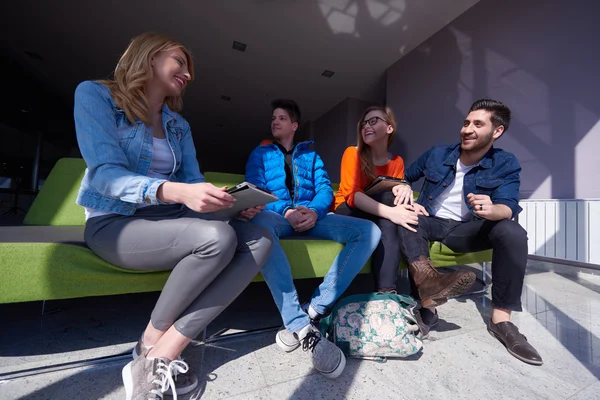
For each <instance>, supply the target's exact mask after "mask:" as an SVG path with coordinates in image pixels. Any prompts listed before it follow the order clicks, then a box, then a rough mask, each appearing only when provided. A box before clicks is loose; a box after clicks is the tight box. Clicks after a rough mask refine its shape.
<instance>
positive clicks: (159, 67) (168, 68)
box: [151, 47, 191, 97]
mask: <svg viewBox="0 0 600 400" xmlns="http://www.w3.org/2000/svg"><path fill="white" fill-rule="evenodd" d="M151 67H152V83H153V84H155V85H157V86H159V87H160V88H161V90H162V91H164V93H165V97H168V96H171V97H177V96H181V94H182V92H183V90H184V89H185V87H186V85H187V83H188V81H189V80H190V79H191V75H190V72H189V70H188V59H187V57H186V55H185V54H184V52H183V51H182V50H181V49H180V48H178V47H176V48H172V49H168V50H163V51H159V52H158V53H156V54H155V55H154V57H152V59H151Z"/></svg>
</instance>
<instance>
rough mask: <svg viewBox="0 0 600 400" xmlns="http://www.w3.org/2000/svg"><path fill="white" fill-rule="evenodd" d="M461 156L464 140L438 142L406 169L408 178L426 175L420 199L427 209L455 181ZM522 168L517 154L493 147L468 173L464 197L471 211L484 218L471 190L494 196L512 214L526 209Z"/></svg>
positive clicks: (411, 179)
mask: <svg viewBox="0 0 600 400" xmlns="http://www.w3.org/2000/svg"><path fill="white" fill-rule="evenodd" d="M459 156H460V144H454V145H439V146H434V147H432V148H431V149H429V150H427V151H426V152H425V153H423V155H421V157H419V159H418V160H417V161H415V162H414V163H413V164H412V165H411V166H410V167H408V169H407V170H406V171H405V179H406V180H407V181H409V182H411V183H412V182H416V181H418V180H419V179H421V177H425V180H424V182H423V187H422V189H421V192H420V194H419V198H418V199H417V203H419V204H421V205H422V206H423V207H425V209H427V212H429V213H431V212H432V206H433V203H434V200H435V199H436V198H437V197H438V196H439V195H440V194H442V192H443V191H444V190H445V189H446V188H447V187H448V185H450V184H451V183H452V182H453V181H454V178H455V176H456V163H457V161H458V157H459ZM520 172H521V166H520V165H519V161H518V160H517V157H515V156H514V155H513V154H512V153H509V152H507V151H504V150H501V149H497V148H494V147H492V148H491V149H490V150H489V151H488V152H487V153H486V154H485V155H484V156H483V158H482V159H481V161H480V162H479V163H478V164H477V165H476V166H475V167H474V168H473V169H471V170H470V171H469V172H468V173H467V174H466V175H465V177H464V182H463V193H464V201H465V204H466V206H467V208H468V210H469V212H470V213H471V215H472V216H473V217H474V218H476V219H480V217H479V216H478V215H477V214H475V212H474V211H473V207H471V205H470V204H469V203H468V202H467V195H468V194H469V193H473V194H485V195H488V196H490V198H491V200H492V203H494V204H504V205H506V206H508V207H509V208H510V209H511V210H512V218H514V217H516V216H517V214H519V213H520V212H521V210H522V209H521V207H520V206H519V185H520V178H519V174H520Z"/></svg>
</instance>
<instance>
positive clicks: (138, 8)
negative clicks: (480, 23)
mask: <svg viewBox="0 0 600 400" xmlns="http://www.w3.org/2000/svg"><path fill="white" fill-rule="evenodd" d="M476 2H477V0H453V1H447V0H302V1H301V0H203V1H191V0H171V1H169V2H166V1H165V2H162V1H161V2H149V1H143V0H118V1H117V0H103V1H91V0H90V1H81V0H77V1H76V0H62V1H53V2H50V1H43V2H42V1H37V0H21V1H17V2H12V1H10V2H9V1H4V2H2V5H0V11H1V12H0V15H2V17H3V21H2V23H1V24H0V37H1V39H0V40H1V42H0V43H1V44H2V46H3V47H4V48H5V49H9V50H10V52H11V54H13V56H14V57H15V58H16V59H17V61H18V62H19V63H20V64H21V65H23V66H25V68H26V69H28V70H30V71H31V72H32V73H34V74H35V75H36V76H37V77H38V78H40V79H41V80H42V82H44V83H45V84H46V85H48V86H49V87H50V88H51V90H52V91H53V92H55V93H57V94H59V95H62V96H64V97H65V98H66V99H67V100H68V101H69V102H71V101H72V100H71V99H72V95H73V91H74V89H75V86H76V85H77V83H78V82H80V81H82V80H85V79H96V78H103V77H107V76H109V75H110V73H111V71H112V70H113V68H114V66H115V65H116V62H117V60H118V58H119V55H120V54H121V53H122V52H123V50H124V49H125V47H126V46H127V44H128V41H129V39H130V38H131V37H133V36H135V35H136V34H138V33H141V32H144V31H158V32H163V33H166V34H169V35H171V36H173V37H174V38H176V39H177V40H179V41H181V42H182V43H183V44H185V45H186V46H187V47H188V48H189V49H190V50H191V52H192V53H193V55H194V58H195V62H196V77H197V78H196V81H195V82H194V83H193V84H192V85H191V86H189V88H188V89H187V91H186V95H185V97H184V111H183V114H184V116H185V117H186V118H187V119H188V120H189V122H190V124H191V126H192V131H193V132H194V136H195V138H196V142H197V144H198V143H200V144H201V145H203V146H202V147H203V148H210V147H213V146H211V145H213V144H214V145H221V144H231V143H232V136H235V138H236V140H237V141H238V142H237V143H238V145H239V146H242V147H246V146H249V145H254V144H255V143H256V142H257V141H258V140H260V139H262V138H264V137H265V136H267V135H268V132H269V125H268V124H269V121H270V108H269V107H270V106H269V103H270V100H271V99H273V98H277V97H288V98H293V99H295V100H296V101H297V102H298V103H299V105H300V107H301V109H302V111H303V117H304V120H314V119H315V118H318V117H319V116H320V115H322V114H323V113H325V112H327V111H328V110H329V109H331V108H332V107H333V106H335V105H336V104H338V103H339V102H340V101H342V100H344V99H345V98H346V97H355V98H359V99H363V100H367V101H383V100H384V99H385V79H384V77H385V74H384V73H385V70H386V69H387V68H388V67H389V66H390V65H391V64H393V63H394V62H395V61H397V60H398V59H399V58H401V57H402V56H403V55H405V54H407V53H408V52H410V51H411V50H412V49H413V48H415V47H416V46H418V45H419V44H421V43H422V42H423V41H425V40H426V39H427V38H428V37H430V36H431V35H432V34H434V33H435V32H437V31H438V30H440V29H441V28H442V27H443V26H445V25H446V24H448V23H449V22H450V21H452V20H453V19H454V18H456V17H457V16H458V15H460V14H462V13H463V12H464V11H466V10H467V9H468V8H469V7H471V6H472V5H474V4H475V3H476ZM234 40H235V41H239V42H242V43H245V44H247V49H246V51H245V52H239V51H236V50H234V49H232V42H233V41H234ZM25 52H33V53H36V54H38V55H39V56H40V57H41V58H42V60H40V59H36V58H32V57H31V56H28V55H27V54H26V53H25ZM326 69H328V70H331V71H334V72H335V74H334V76H333V77H332V78H326V77H323V76H321V73H322V72H323V71H324V70H326ZM222 95H225V96H230V97H231V100H230V101H224V100H222V99H221V96H222ZM68 104H72V103H68ZM207 145H209V146H207Z"/></svg>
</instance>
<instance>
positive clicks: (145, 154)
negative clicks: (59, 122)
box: [74, 34, 272, 399]
mask: <svg viewBox="0 0 600 400" xmlns="http://www.w3.org/2000/svg"><path fill="white" fill-rule="evenodd" d="M193 78H194V68H193V60H192V57H191V55H190V53H189V51H188V50H187V49H186V48H185V47H183V46H182V45H181V44H179V43H178V42H176V41H174V40H173V39H171V38H169V37H166V36H163V35H159V34H142V35H140V36H137V37H135V38H134V39H133V40H132V41H131V43H130V44H129V47H128V48H127V49H126V51H125V53H124V54H123V55H122V57H121V59H120V60H119V63H118V64H117V67H116V69H115V71H114V78H113V79H111V80H104V81H85V82H82V83H80V84H79V85H78V87H77V89H76V90H75V109H74V116H75V128H76V133H77V141H78V144H79V148H80V150H81V154H82V156H83V158H84V160H85V162H86V164H87V169H86V171H85V175H84V178H83V180H82V182H81V187H80V190H79V194H78V197H77V203H78V204H79V205H81V206H83V207H84V208H85V215H86V225H85V241H86V243H87V245H88V246H89V247H90V249H92V251H94V252H95V253H96V254H98V255H99V256H100V257H102V258H103V259H104V260H106V261H108V262H109V263H112V264H114V265H116V266H119V267H121V268H125V269H130V270H133V271H163V270H172V272H171V274H170V276H169V279H168V280H167V282H166V284H165V286H164V288H163V290H162V292H161V294H160V297H159V299H158V301H157V303H156V305H155V307H154V310H153V311H152V315H151V317H150V321H149V322H148V325H147V326H146V328H145V330H144V332H143V334H142V336H141V338H140V340H139V342H138V343H137V345H136V347H135V349H134V351H133V356H134V360H133V361H132V362H130V363H129V364H127V365H126V366H125V367H124V368H123V373H122V375H123V382H124V384H125V390H126V396H127V399H142V398H144V399H146V398H153V399H162V398H163V395H164V394H165V393H169V394H171V395H173V396H174V398H177V394H184V393H188V392H191V391H192V390H194V388H195V387H196V386H197V385H198V378H197V377H196V376H195V374H194V373H193V372H192V371H191V369H190V368H189V366H188V365H187V363H186V362H184V361H183V360H182V359H181V358H180V354H181V352H182V351H183V349H184V348H185V347H186V346H187V345H188V344H189V343H190V341H191V340H192V339H194V338H195V337H197V336H198V335H199V334H200V333H201V332H202V331H203V330H204V328H205V327H206V326H207V325H208V324H209V323H210V322H211V321H212V320H213V319H214V318H215V317H216V316H217V315H219V313H221V311H223V310H224V309H225V307H227V306H228V305H229V304H230V303H231V302H232V301H233V300H234V299H235V298H236V297H237V296H238V295H239V294H240V293H241V292H242V290H243V289H244V288H245V287H246V286H247V285H248V284H249V283H250V282H251V281H252V279H253V278H254V277H255V276H256V274H257V273H258V271H259V270H260V268H261V267H262V265H263V264H264V263H265V261H266V260H267V258H268V256H269V253H270V250H271V246H272V240H271V238H270V236H269V234H268V233H266V231H264V230H263V229H261V228H260V227H258V226H256V225H253V224H249V223H245V222H242V221H239V220H237V219H231V220H229V219H226V218H219V217H217V216H216V215H215V214H214V212H216V211H219V210H224V209H227V208H230V207H232V204H233V197H232V196H231V195H230V194H228V193H226V191H225V189H226V188H217V187H215V186H213V185H212V184H210V183H206V182H204V177H203V176H202V174H201V173H200V168H199V166H198V161H197V160H196V151H195V148H194V142H193V139H192V133H191V131H190V126H189V125H188V123H187V122H186V120H185V119H184V118H183V117H182V116H181V115H180V114H178V111H180V110H181V108H182V95H183V91H184V89H185V88H186V86H187V85H188V84H189V83H190V82H191V81H192V80H193Z"/></svg>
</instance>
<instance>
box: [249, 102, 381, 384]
mask: <svg viewBox="0 0 600 400" xmlns="http://www.w3.org/2000/svg"><path fill="white" fill-rule="evenodd" d="M271 106H272V109H273V114H272V119H271V131H272V133H273V137H274V138H275V140H274V141H264V142H262V144H261V145H260V146H258V147H257V148H256V149H254V150H253V151H252V153H251V154H250V157H249V159H248V163H247V165H246V180H247V181H248V182H251V183H253V184H255V185H257V186H259V187H262V188H264V189H267V190H269V191H271V192H273V193H274V194H275V195H276V196H277V197H278V198H279V199H280V200H279V201H277V202H274V203H271V204H268V205H267V206H266V209H265V210H263V211H259V210H257V209H255V210H249V211H246V212H244V213H242V214H243V216H244V217H246V218H248V219H252V221H253V222H254V223H255V224H258V225H261V226H263V227H265V228H266V229H267V230H269V231H270V232H271V234H272V236H273V241H274V245H273V250H272V252H271V255H270V258H269V260H268V261H267V263H266V264H265V265H264V267H263V268H262V270H261V273H262V276H263V277H264V279H265V281H266V282H267V285H268V286H269V289H270V290H271V293H272V295H273V299H274V300H275V304H276V305H277V308H278V309H279V312H280V313H281V317H282V319H283V323H284V328H283V329H281V330H280V331H279V332H277V335H276V343H277V345H278V346H279V347H280V348H281V349H282V350H284V351H286V352H291V351H293V350H295V349H296V348H297V347H299V346H300V344H302V349H303V350H304V351H305V352H306V353H307V354H309V355H310V357H311V360H312V363H313V366H314V367H315V369H316V370H317V371H319V372H320V373H321V374H323V375H325V376H326V377H328V378H336V377H338V376H339V375H340V374H341V373H342V371H343V370H344V367H345V365H346V360H345V357H344V354H343V353H342V351H341V350H340V349H339V348H338V347H336V346H335V345H334V344H333V343H331V342H330V341H328V340H326V339H324V338H322V336H321V334H320V333H319V330H318V328H317V327H316V326H315V322H316V321H318V320H319V319H320V318H321V317H322V316H324V315H326V314H327V313H328V312H329V310H330V307H331V306H332V305H333V304H334V303H335V301H336V300H337V299H338V298H339V297H340V296H341V295H342V293H343V292H344V291H345V290H346V289H347V288H348V286H349V285H350V282H352V280H353V279H354V277H355V276H356V275H357V274H358V273H359V272H360V270H361V269H362V268H363V266H364V265H365V263H366V262H367V260H368V259H369V257H370V256H371V253H372V252H373V251H374V250H375V248H376V247H377V244H378V243H379V240H380V237H381V231H380V230H379V228H378V227H377V226H376V225H375V224H374V223H372V222H371V221H368V220H363V219H358V218H352V217H345V216H340V215H335V214H333V213H329V209H330V206H331V203H332V201H333V190H332V189H331V182H330V180H329V177H328V175H327V171H325V166H324V165H323V161H322V160H321V157H319V155H318V154H317V153H316V152H315V151H314V150H312V148H311V144H312V143H313V142H312V141H308V142H301V143H294V134H295V132H296V130H297V129H298V124H299V122H300V109H299V107H298V105H297V104H296V103H295V102H294V101H292V100H275V101H273V102H272V104H271ZM290 236H310V237H317V238H321V239H329V240H333V241H336V242H338V243H341V244H343V245H344V248H343V249H342V251H341V252H340V253H339V254H338V255H337V257H336V258H335V260H334V261H333V264H332V265H331V267H330V269H329V272H328V273H327V275H325V278H324V279H323V282H322V283H321V284H320V285H319V287H318V288H317V289H316V290H315V292H314V293H313V296H312V298H311V300H310V302H309V303H308V304H307V306H306V310H304V309H303V307H302V306H301V305H300V303H299V300H298V293H297V292H296V288H295V287H294V282H293V278H292V271H291V268H290V264H289V262H288V260H287V257H286V255H285V253H284V252H283V250H282V248H281V246H280V244H279V238H282V237H290Z"/></svg>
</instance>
